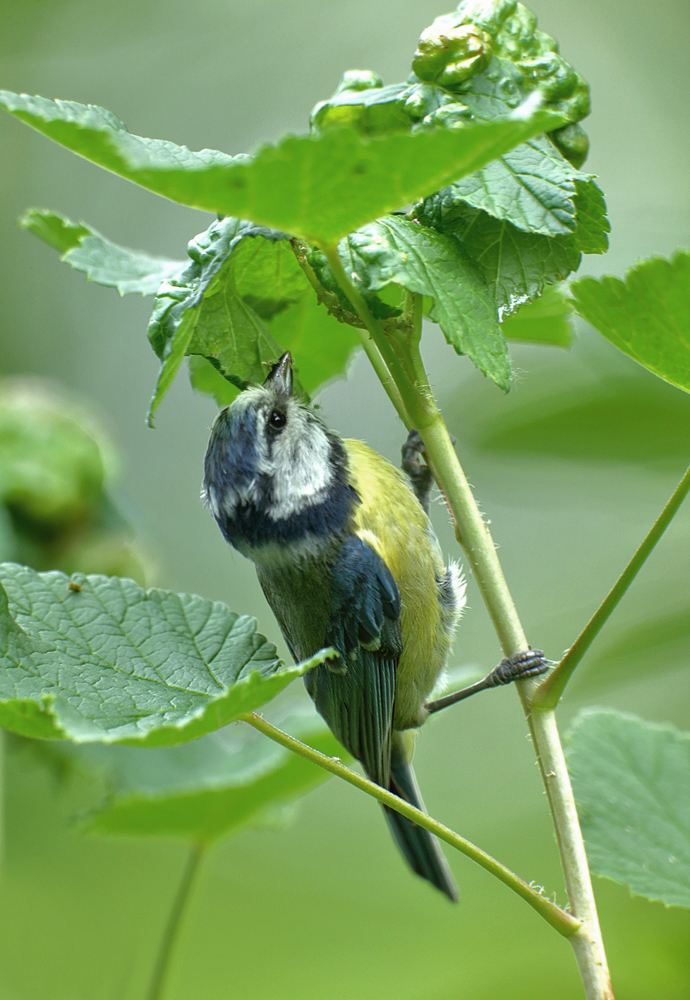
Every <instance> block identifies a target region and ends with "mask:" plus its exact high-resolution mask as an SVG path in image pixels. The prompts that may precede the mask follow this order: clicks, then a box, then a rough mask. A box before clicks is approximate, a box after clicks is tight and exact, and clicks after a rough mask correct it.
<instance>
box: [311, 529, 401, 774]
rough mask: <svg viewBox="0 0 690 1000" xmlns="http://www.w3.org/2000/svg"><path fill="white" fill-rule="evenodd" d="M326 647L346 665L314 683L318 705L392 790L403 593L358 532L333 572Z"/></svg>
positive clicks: (322, 670)
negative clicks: (391, 758)
mask: <svg viewBox="0 0 690 1000" xmlns="http://www.w3.org/2000/svg"><path fill="white" fill-rule="evenodd" d="M326 645H330V646H333V647H334V648H335V649H336V650H337V651H338V653H339V654H340V659H339V660H338V661H336V662H334V663H333V664H332V665H330V666H329V665H325V666H323V667H319V668H317V670H316V671H315V674H316V676H315V677H313V678H310V680H311V684H310V688H311V691H310V693H311V695H312V697H313V698H314V701H315V702H316V707H317V708H318V710H319V712H320V713H321V715H322V716H323V717H324V719H325V720H326V722H327V723H328V725H329V726H330V728H331V729H332V731H333V733H334V734H335V736H336V737H337V738H338V739H339V740H340V742H341V743H342V744H343V746H344V747H346V748H347V749H348V750H349V751H350V753H351V754H352V755H353V756H354V757H356V758H357V760H360V761H361V762H362V764H363V765H364V770H365V771H366V773H367V774H368V775H369V777H370V778H371V779H372V780H373V781H376V782H377V783H378V784H380V785H383V786H384V787H388V782H389V778H390V756H391V724H392V718H393V703H394V700H395V671H396V666H397V663H398V658H399V656H400V652H401V649H402V640H401V634H400V595H399V593H398V588H397V586H396V583H395V580H394V579H393V577H392V575H391V573H390V571H389V569H388V567H387V566H386V564H385V563H384V561H383V560H382V559H381V557H380V556H379V555H378V553H377V552H376V551H375V550H374V549H373V548H372V546H371V545H369V544H368V542H366V541H363V540H362V539H361V538H359V537H358V536H357V535H355V534H352V535H350V536H349V537H348V538H347V540H346V541H345V543H344V545H343V548H342V551H341V554H340V556H339V558H338V561H337V563H336V564H335V565H334V567H333V569H332V571H331V618H330V621H329V624H328V630H327V633H326Z"/></svg>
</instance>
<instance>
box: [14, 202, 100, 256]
mask: <svg viewBox="0 0 690 1000" xmlns="http://www.w3.org/2000/svg"><path fill="white" fill-rule="evenodd" d="M18 223H19V225H20V226H21V227H22V229H28V230H29V232H30V233H33V234H34V235H35V236H38V237H39V238H40V239H42V240H43V241H44V242H45V243H47V244H48V245H49V246H51V247H54V248H55V250H59V251H60V253H66V252H67V251H68V250H71V249H72V247H77V246H79V242H80V240H81V238H82V236H91V235H92V234H93V232H94V230H93V229H91V227H90V226H85V225H84V223H79V222H72V221H71V220H70V219H66V218H65V216H64V215H58V214H57V212H51V211H50V209H48V208H29V209H27V210H26V212H25V213H24V215H22V216H21V218H20V219H19V220H18Z"/></svg>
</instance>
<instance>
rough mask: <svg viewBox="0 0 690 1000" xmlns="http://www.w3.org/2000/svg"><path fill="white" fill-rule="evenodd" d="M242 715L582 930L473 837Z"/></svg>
mask: <svg viewBox="0 0 690 1000" xmlns="http://www.w3.org/2000/svg"><path fill="white" fill-rule="evenodd" d="M240 718H241V720H242V721H243V722H247V723H249V725H250V726H253V727H254V728H255V729H258V730H259V732H261V733H264V735H265V736H268V737H269V738H270V739H272V740H275V742H276V743H280V745H281V746H284V747H286V748H287V749H288V750H292V752H293V753H296V754H299V756H300V757H304V758H305V759H306V760H309V761H311V762H312V764H317V765H318V766H319V767H322V768H324V770H326V771H330V773H331V774H335V775H337V776H338V777H339V778H343V779H344V780H345V781H348V782H349V783H350V784H351V785H354V786H355V788H359V789H361V790H362V791H363V792H366V793H367V794H368V795H371V796H372V797H373V798H375V799H378V801H379V802H381V803H382V804H383V805H385V806H388V807H389V808H391V809H395V811H396V812H399V813H401V814H402V815H403V816H406V817H407V818H408V819H410V820H412V822H413V823H416V824H417V826H421V827H423V828H424V829H425V830H428V831H429V833H433V834H434V835H435V836H436V837H438V838H439V840H443V841H445V842H446V843H447V844H450V846H451V847H454V848H456V850H458V851H460V852H461V854H464V855H465V856H466V857H468V858H471V859H472V861H475V862H476V863H477V864H478V865H480V866H481V867H482V868H485V869H486V871H488V872H491V874H492V875H495V876H496V878H498V879H500V880H501V882H503V883H504V885H507V886H508V887H509V888H510V889H512V890H513V892H516V893H517V894H518V896H521V897H522V899H524V900H525V901H526V902H527V903H529V905H530V906H531V907H532V908H533V909H535V910H536V911H537V913H539V915H540V916H542V917H543V918H544V920H546V921H547V922H548V923H549V924H551V926H552V927H554V928H555V929H556V930H557V931H558V933H559V934H562V935H563V936H564V937H571V936H572V935H573V934H575V933H577V932H578V931H579V929H580V926H581V925H580V921H579V920H576V919H575V918H574V917H573V916H571V914H570V913H567V912H566V911H565V910H562V909H561V908H560V906H556V904H555V903H552V902H551V900H550V899H547V898H546V897H545V896H542V895H541V894H540V893H538V892H537V891H536V889H533V888H532V886H530V885H528V884H527V883H526V882H524V881H523V880H522V879H521V878H520V877H519V876H518V875H516V874H515V873H514V872H512V871H510V869H509V868H506V867H505V865H502V864H501V862H500V861H497V860H496V859H495V858H492V857H491V855H490V854H487V853H486V852H485V851H482V850H481V848H479V847H476V846H475V845H474V844H472V843H470V841H469V840H465V838H464V837H461V836H460V834H458V833H455V832H454V831H453V830H451V829H449V828H448V827H447V826H444V825H443V824H442V823H439V822H438V820H435V819H432V817H431V816H428V815H427V813H425V812H422V811H421V810H420V809H416V808H415V807H414V806H413V805H410V803H409V802H406V801H405V800H404V799H401V798H399V797H398V796H397V795H393V793H392V792H389V791H387V790H386V789H385V788H381V786H380V785H376V784H374V782H373V781H369V780H368V778H364V777H362V775H360V774H357V772H356V771H353V770H351V769H350V768H349V767H345V765H344V764H341V762H340V761H339V760H338V759H337V758H335V757H327V756H326V755H325V754H322V753H320V752H319V751H318V750H314V749H313V747H310V746H307V744H306V743H301V742H300V741H299V740H296V739H295V738H294V737H293V736H289V735H288V733H284V732H283V731H282V730H281V729H277V728H276V727H275V726H273V725H271V723H270V722H266V720H265V719H262V718H261V716H259V715H257V714H256V713H254V712H251V713H249V714H247V715H242V716H240Z"/></svg>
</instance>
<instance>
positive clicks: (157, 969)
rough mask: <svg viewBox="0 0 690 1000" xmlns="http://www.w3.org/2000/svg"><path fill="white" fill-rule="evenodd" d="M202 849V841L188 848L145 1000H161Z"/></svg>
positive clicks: (203, 846) (202, 853) (202, 852)
mask: <svg viewBox="0 0 690 1000" xmlns="http://www.w3.org/2000/svg"><path fill="white" fill-rule="evenodd" d="M204 849H205V845H204V844H202V843H193V844H192V845H191V846H190V848H189V854H188V855H187V859H186V861H185V866H184V869H183V871H182V878H181V879H180V884H179V886H178V887H177V892H176V893H175V898H174V899H173V903H172V906H171V908H170V913H169V914H168V919H167V921H166V924H165V927H164V929H163V934H162V936H161V940H160V944H159V946H158V954H157V955H156V964H155V965H154V967H153V972H152V974H151V981H150V983H149V988H148V993H147V994H146V1000H161V998H162V997H163V994H164V990H165V983H166V980H167V977H168V972H169V971H170V960H171V959H172V956H173V952H174V950H175V944H176V942H177V937H178V934H179V930H180V923H181V922H182V917H183V915H184V912H185V909H186V906H187V903H188V901H189V896H190V893H191V890H192V886H193V885H194V880H195V878H196V874H197V872H198V870H199V864H200V862H201V859H202V857H203V855H204Z"/></svg>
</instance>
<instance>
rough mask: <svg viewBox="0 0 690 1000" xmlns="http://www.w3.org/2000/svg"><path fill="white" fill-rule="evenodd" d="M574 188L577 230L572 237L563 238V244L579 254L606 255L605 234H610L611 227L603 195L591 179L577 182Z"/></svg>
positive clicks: (606, 237)
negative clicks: (575, 191)
mask: <svg viewBox="0 0 690 1000" xmlns="http://www.w3.org/2000/svg"><path fill="white" fill-rule="evenodd" d="M575 188H576V190H577V193H576V195H575V214H576V216H577V229H576V230H575V232H574V233H573V235H572V236H566V237H564V240H563V242H564V243H565V245H566V246H572V247H573V248H574V249H576V250H579V251H580V252H581V253H606V251H607V250H608V248H609V239H608V235H607V234H608V233H610V232H611V226H610V224H609V220H608V219H607V217H606V200H605V198H604V194H603V192H602V190H601V188H600V187H599V185H598V184H596V182H595V181H594V180H593V179H591V178H590V179H589V180H586V181H583V180H577V181H576V182H575Z"/></svg>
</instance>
